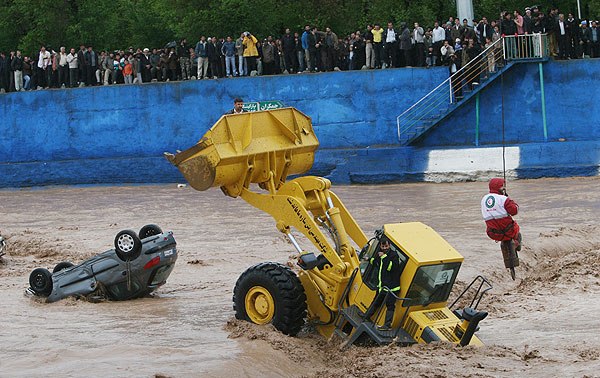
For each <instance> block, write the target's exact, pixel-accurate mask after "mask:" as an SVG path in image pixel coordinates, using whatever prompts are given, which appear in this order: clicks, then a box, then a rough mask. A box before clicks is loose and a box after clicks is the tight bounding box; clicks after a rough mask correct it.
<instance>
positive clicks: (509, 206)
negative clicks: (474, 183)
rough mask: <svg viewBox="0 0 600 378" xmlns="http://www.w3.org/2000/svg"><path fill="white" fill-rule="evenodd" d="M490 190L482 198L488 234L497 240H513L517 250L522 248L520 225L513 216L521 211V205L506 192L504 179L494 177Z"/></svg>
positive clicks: (482, 211)
mask: <svg viewBox="0 0 600 378" xmlns="http://www.w3.org/2000/svg"><path fill="white" fill-rule="evenodd" d="M489 187H490V192H489V193H488V194H486V195H485V196H483V198H482V199H481V215H483V220H485V224H486V226H487V230H486V233H487V235H488V236H489V237H490V238H491V239H493V240H496V241H508V240H513V241H514V246H515V250H516V251H520V250H521V233H520V232H519V231H520V228H519V225H518V224H517V222H515V221H514V220H513V219H512V216H514V215H517V213H518V212H519V205H517V203H516V202H515V201H513V200H512V199H510V198H509V197H508V195H507V194H506V188H505V186H504V180H503V179H501V178H493V179H491V180H490V183H489Z"/></svg>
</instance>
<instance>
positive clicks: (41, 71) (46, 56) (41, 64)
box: [37, 45, 52, 88]
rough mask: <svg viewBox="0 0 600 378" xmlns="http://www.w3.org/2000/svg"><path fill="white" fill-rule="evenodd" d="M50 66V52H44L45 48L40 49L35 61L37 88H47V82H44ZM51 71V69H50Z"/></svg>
mask: <svg viewBox="0 0 600 378" xmlns="http://www.w3.org/2000/svg"><path fill="white" fill-rule="evenodd" d="M49 65H51V64H50V52H48V51H46V46H43V45H42V47H41V48H40V53H39V54H38V61H37V71H38V74H37V86H38V87H43V88H48V84H49V83H47V80H46V70H47V69H48V66H49ZM50 69H52V68H50Z"/></svg>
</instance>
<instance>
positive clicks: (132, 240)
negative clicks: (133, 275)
mask: <svg viewBox="0 0 600 378" xmlns="http://www.w3.org/2000/svg"><path fill="white" fill-rule="evenodd" d="M115 252H116V254H117V256H118V257H119V258H120V259H121V260H123V261H132V260H135V259H137V258H138V256H139V255H140V253H141V252H142V241H141V240H140V238H139V237H138V236H137V234H136V233H135V231H132V230H123V231H121V232H119V233H118V234H117V236H115Z"/></svg>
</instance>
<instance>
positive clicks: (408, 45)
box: [399, 22, 412, 67]
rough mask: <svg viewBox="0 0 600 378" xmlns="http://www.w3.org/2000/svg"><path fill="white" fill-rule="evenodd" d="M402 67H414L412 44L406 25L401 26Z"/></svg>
mask: <svg viewBox="0 0 600 378" xmlns="http://www.w3.org/2000/svg"><path fill="white" fill-rule="evenodd" d="M399 39H400V59H401V64H400V67H406V66H412V42H411V37H410V30H409V29H408V28H407V27H406V23H405V22H402V23H401V24H400V37H399Z"/></svg>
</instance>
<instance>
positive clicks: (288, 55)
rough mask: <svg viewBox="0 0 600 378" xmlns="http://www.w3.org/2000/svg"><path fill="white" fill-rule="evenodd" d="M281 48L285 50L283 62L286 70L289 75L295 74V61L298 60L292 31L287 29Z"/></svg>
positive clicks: (282, 38)
mask: <svg viewBox="0 0 600 378" xmlns="http://www.w3.org/2000/svg"><path fill="white" fill-rule="evenodd" d="M281 47H282V49H283V60H284V62H285V69H286V70H287V71H288V73H294V71H295V70H294V60H295V58H296V41H295V40H294V36H293V35H292V33H291V32H290V29H285V34H284V35H283V36H282V37H281Z"/></svg>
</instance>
